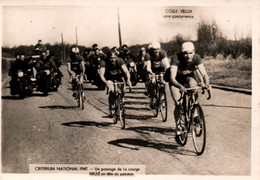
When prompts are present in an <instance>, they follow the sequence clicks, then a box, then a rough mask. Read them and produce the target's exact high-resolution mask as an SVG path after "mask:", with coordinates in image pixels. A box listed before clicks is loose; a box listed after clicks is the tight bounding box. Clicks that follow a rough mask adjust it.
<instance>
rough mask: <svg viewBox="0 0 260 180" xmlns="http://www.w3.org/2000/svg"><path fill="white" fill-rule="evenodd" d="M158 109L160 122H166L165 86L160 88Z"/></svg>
mask: <svg viewBox="0 0 260 180" xmlns="http://www.w3.org/2000/svg"><path fill="white" fill-rule="evenodd" d="M160 111H161V116H162V122H166V120H167V98H166V92H165V88H162V89H161V92H160Z"/></svg>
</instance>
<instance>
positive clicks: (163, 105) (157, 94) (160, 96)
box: [151, 72, 167, 122]
mask: <svg viewBox="0 0 260 180" xmlns="http://www.w3.org/2000/svg"><path fill="white" fill-rule="evenodd" d="M163 76H164V73H163V72H160V73H159V74H153V77H152V78H153V79H154V78H155V83H154V84H155V85H154V87H153V90H152V95H151V98H152V100H151V103H152V110H153V114H154V117H157V116H158V114H159V111H160V112H161V117H162V121H163V122H165V121H166V120H167V97H166V90H165V81H164V79H163Z"/></svg>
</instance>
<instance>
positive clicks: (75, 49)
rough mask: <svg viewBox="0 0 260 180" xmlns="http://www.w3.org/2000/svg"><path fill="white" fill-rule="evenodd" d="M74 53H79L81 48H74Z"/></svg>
mask: <svg viewBox="0 0 260 180" xmlns="http://www.w3.org/2000/svg"><path fill="white" fill-rule="evenodd" d="M71 51H72V52H73V53H75V54H76V53H79V48H78V47H74V48H72V50H71Z"/></svg>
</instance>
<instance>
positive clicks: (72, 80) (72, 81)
mask: <svg viewBox="0 0 260 180" xmlns="http://www.w3.org/2000/svg"><path fill="white" fill-rule="evenodd" d="M71 85H72V91H73V94H72V96H73V97H76V96H77V93H76V90H77V80H76V73H75V72H74V71H72V73H71Z"/></svg>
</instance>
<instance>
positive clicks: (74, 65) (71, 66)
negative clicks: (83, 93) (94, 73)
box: [67, 46, 85, 97]
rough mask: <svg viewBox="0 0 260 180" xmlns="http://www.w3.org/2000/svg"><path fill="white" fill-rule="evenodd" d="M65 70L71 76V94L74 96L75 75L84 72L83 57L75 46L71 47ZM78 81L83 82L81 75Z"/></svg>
mask: <svg viewBox="0 0 260 180" xmlns="http://www.w3.org/2000/svg"><path fill="white" fill-rule="evenodd" d="M67 70H68V73H69V75H70V76H71V78H72V83H71V84H72V90H73V94H72V96H73V97H76V96H77V93H76V75H80V74H84V73H85V64H84V58H83V57H82V56H81V55H80V54H79V48H78V47H77V46H76V47H73V48H72V49H71V55H70V56H69V57H68V58H67ZM80 82H81V83H82V84H83V76H81V77H80Z"/></svg>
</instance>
